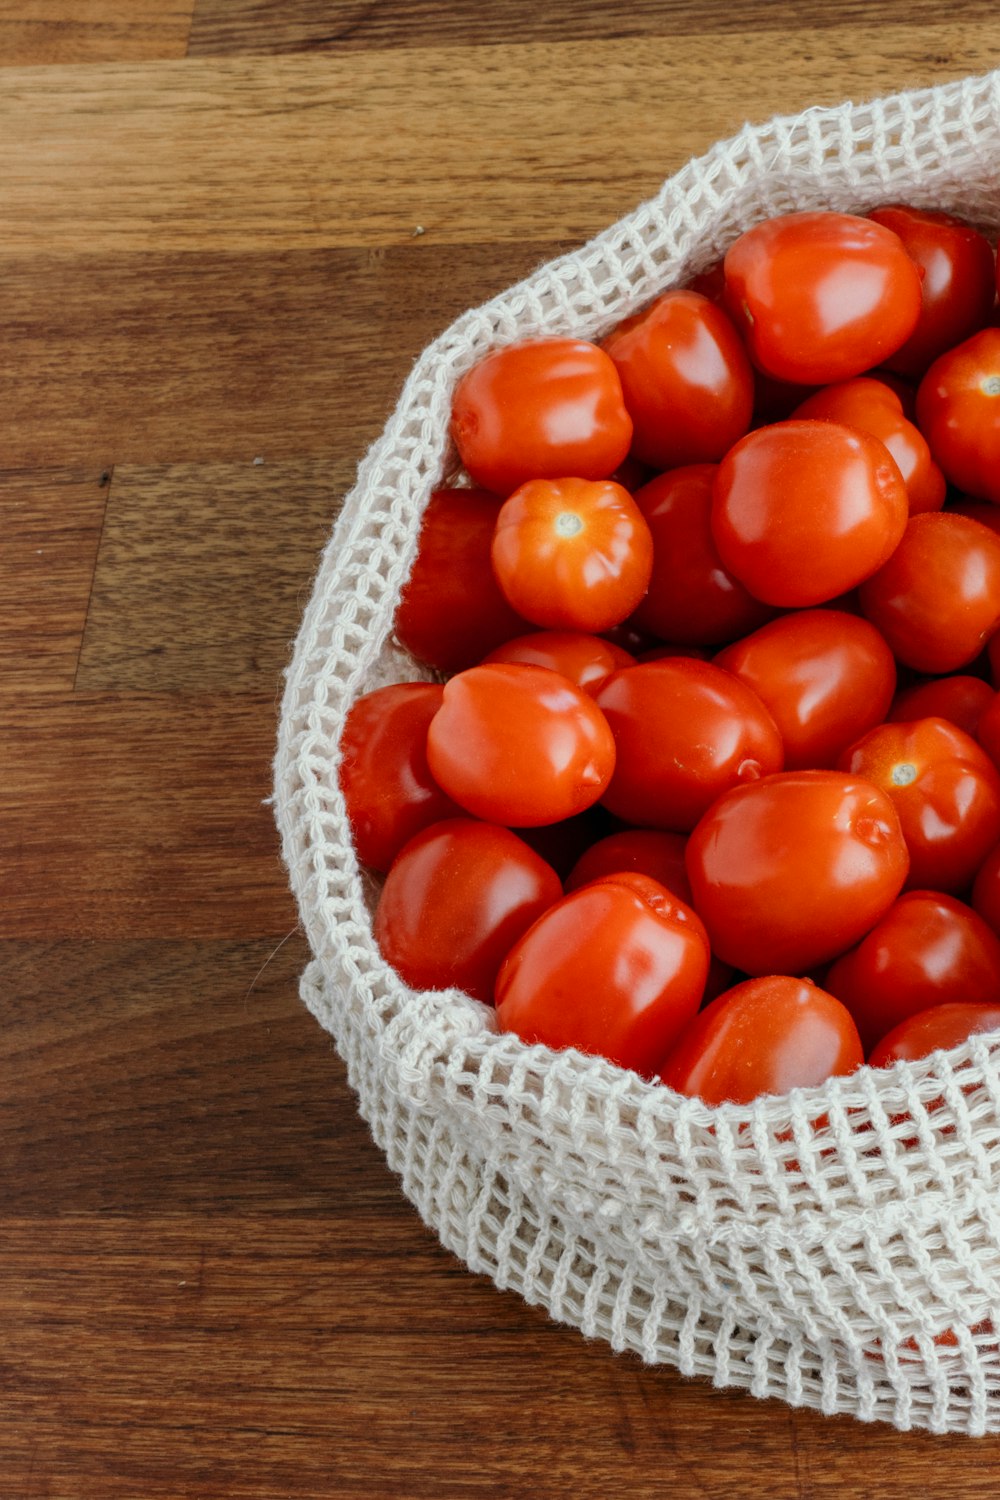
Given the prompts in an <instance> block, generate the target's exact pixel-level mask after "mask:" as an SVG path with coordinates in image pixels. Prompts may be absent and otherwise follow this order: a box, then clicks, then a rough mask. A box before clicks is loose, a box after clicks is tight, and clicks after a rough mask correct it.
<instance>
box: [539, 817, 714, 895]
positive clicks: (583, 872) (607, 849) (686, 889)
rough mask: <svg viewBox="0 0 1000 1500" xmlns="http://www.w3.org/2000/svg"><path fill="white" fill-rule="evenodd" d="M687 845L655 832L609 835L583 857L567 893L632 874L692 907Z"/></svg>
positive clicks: (634, 830) (675, 836)
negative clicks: (607, 877)
mask: <svg viewBox="0 0 1000 1500" xmlns="http://www.w3.org/2000/svg"><path fill="white" fill-rule="evenodd" d="M686 845H687V839H686V838H685V837H684V835H683V834H680V833H664V832H663V831H661V830H660V829H653V828H628V829H626V830H625V831H624V832H623V833H611V834H608V836H607V838H603V839H599V840H598V842H597V843H596V844H591V846H590V848H589V849H587V850H586V851H585V853H584V854H582V855H581V856H580V858H579V859H578V860H577V862H576V864H575V865H574V866H573V868H572V870H570V872H569V874H568V875H567V877H566V889H567V891H575V890H576V889H577V887H578V886H581V885H589V884H590V883H591V881H593V880H599V879H600V878H601V876H602V875H617V874H619V873H620V872H621V871H625V870H632V871H634V872H635V873H636V874H639V875H648V876H649V877H650V878H651V879H652V880H656V881H659V883H660V885H662V886H665V887H666V888H667V890H668V891H671V892H672V893H673V894H674V895H675V896H677V897H678V898H679V899H680V900H681V901H683V902H685V903H686V904H687V905H688V906H690V905H691V887H690V885H689V884H688V878H687V870H686V869H685V867H684V849H685V846H686Z"/></svg>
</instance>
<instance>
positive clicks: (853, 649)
mask: <svg viewBox="0 0 1000 1500" xmlns="http://www.w3.org/2000/svg"><path fill="white" fill-rule="evenodd" d="M715 660H716V664H717V665H718V666H720V667H725V669H726V671H727V672H733V673H735V675H736V676H737V677H739V678H740V680H741V681H742V682H745V683H746V684H747V686H748V687H751V688H753V690H754V692H755V693H756V694H757V696H758V698H760V700H761V702H762V703H763V704H764V707H765V708H766V709H767V711H768V712H769V713H770V715H771V717H772V718H773V720H774V722H775V723H776V724H777V726H778V731H779V733H780V735H781V738H782V741H783V742H784V746H785V769H786V770H787V771H796V770H806V769H808V768H812V769H816V768H821V769H822V768H830V767H833V766H835V765H836V764H837V758H838V756H839V755H840V754H841V752H842V751H844V750H846V748H847V747H848V745H852V744H853V743H854V741H855V740H856V739H859V738H860V737H861V735H863V734H865V733H866V732H867V731H868V730H869V729H873V728H874V727H875V725H876V724H881V723H882V720H883V719H884V718H885V715H886V710H887V709H888V707H889V704H890V703H891V702H892V695H893V692H894V691H895V687H896V663H895V662H894V661H893V657H892V652H891V651H890V650H889V647H888V646H887V645H886V644H885V641H884V640H883V639H882V637H881V636H880V635H879V633H878V631H877V630H876V629H875V627H874V626H873V625H869V623H868V621H867V620H861V619H859V618H858V617H857V616H856V615H848V614H844V613H843V612H842V611H840V610H835V609H803V610H796V611H795V612H794V613H793V614H789V615H782V617H781V618H780V619H778V620H772V622H771V623H770V624H769V625H764V626H763V627H762V628H761V629H760V630H758V631H755V632H754V634H753V635H748V636H746V637H745V638H744V639H743V640H742V641H737V642H736V643H735V644H734V645H732V646H727V647H726V649H725V650H724V651H720V652H719V654H718V656H717V657H716V658H715Z"/></svg>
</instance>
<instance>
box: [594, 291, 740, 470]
mask: <svg viewBox="0 0 1000 1500" xmlns="http://www.w3.org/2000/svg"><path fill="white" fill-rule="evenodd" d="M604 350H605V353H606V354H608V355H610V357H611V358H612V359H613V360H614V363H615V367H616V369H617V371H618V374H619V376H620V378H621V383H622V391H623V393H624V397H625V406H626V408H627V410H628V413H629V416H630V417H631V418H632V422H633V425H634V429H635V430H634V433H633V437H632V452H633V453H634V454H635V455H636V457H637V458H639V459H640V460H641V461H642V462H643V463H645V464H650V465H651V466H652V467H653V468H654V469H672V468H676V467H677V466H678V465H680V464H696V463H713V462H715V461H716V460H718V459H720V458H721V457H722V455H723V454H724V453H725V452H726V450H727V449H729V448H731V447H732V445H733V444H734V443H735V441H736V439H737V438H739V437H742V436H743V434H744V433H745V432H746V430H747V428H748V427H749V426H750V415H751V412H752V411H753V371H752V369H751V367H750V361H749V360H748V359H747V356H746V351H745V350H744V348H743V345H742V343H741V342H740V336H739V334H738V333H737V332H736V329H735V328H734V327H733V325H732V323H731V322H730V320H729V318H728V317H727V316H726V314H725V313H724V312H723V311H722V310H721V308H718V307H716V306H715V305H714V303H712V302H710V301H709V299H708V298H707V297H702V296H700V295H699V293H697V292H692V291H672V292H665V293H664V294H663V296H662V297H658V298H657V299H656V301H655V302H653V303H652V304H651V305H650V306H649V307H647V308H645V309H644V311H642V312H640V313H636V315H635V316H634V317H631V318H626V319H625V321H624V322H623V323H620V324H619V325H618V327H617V328H615V329H613V330H612V332H611V333H610V334H609V335H608V337H607V338H606V339H605V340H604Z"/></svg>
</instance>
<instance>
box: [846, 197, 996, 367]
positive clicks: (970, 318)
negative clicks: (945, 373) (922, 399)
mask: <svg viewBox="0 0 1000 1500" xmlns="http://www.w3.org/2000/svg"><path fill="white" fill-rule="evenodd" d="M868 217H869V218H870V219H873V220H874V222H875V223H876V224H881V225H882V226H883V227H884V228H885V229H891V230H892V231H893V233H894V234H898V235H899V238H900V239H901V240H902V242H903V244H904V246H905V247H906V252H907V254H908V255H909V257H910V259H911V260H912V261H913V262H914V264H915V265H916V266H917V267H918V269H919V270H920V271H922V272H923V276H922V279H921V282H920V316H919V318H918V319H917V326H916V328H914V330H913V332H912V333H911V334H910V337H909V338H908V339H907V341H906V343H905V344H903V345H902V346H901V347H900V348H899V349H897V350H896V352H895V354H890V355H889V357H888V359H887V360H886V361H885V363H886V364H887V365H888V366H889V368H890V370H899V371H900V373H901V374H903V375H922V374H923V373H924V371H925V370H926V369H927V366H928V365H929V364H931V363H932V361H933V360H935V359H937V357H938V355H939V354H943V353H944V351H945V350H946V349H953V348H954V347H955V345H956V344H960V343H961V342H962V340H963V339H967V338H968V337H969V335H970V334H972V333H975V332H976V330H977V329H979V328H983V327H985V325H986V321H987V319H988V318H989V315H990V312H991V310H992V307H993V299H994V288H993V251H992V250H991V248H990V244H989V241H988V240H986V239H984V237H983V236H982V235H981V234H979V232H978V231H977V230H975V229H973V228H972V227H971V225H969V224H965V223H963V222H962V220H961V219H955V218H953V217H952V216H951V214H942V213H935V212H933V211H931V210H929V209H922V208H909V207H906V206H904V205H902V204H899V205H896V204H893V205H892V206H891V207H886V208H876V209H875V210H874V212H873V213H871V214H869V216H868Z"/></svg>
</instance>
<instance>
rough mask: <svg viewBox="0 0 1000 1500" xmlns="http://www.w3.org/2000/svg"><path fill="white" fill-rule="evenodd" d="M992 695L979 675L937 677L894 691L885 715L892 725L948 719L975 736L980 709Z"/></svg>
mask: <svg viewBox="0 0 1000 1500" xmlns="http://www.w3.org/2000/svg"><path fill="white" fill-rule="evenodd" d="M994 696H995V694H994V692H993V689H992V688H991V687H990V685H989V683H988V682H984V681H983V679H982V678H981V677H962V676H955V677H938V678H935V679H933V680H932V681H930V682H920V683H918V684H917V685H916V686H915V687H909V688H904V689H903V691H902V692H901V693H897V694H896V696H895V698H894V699H893V702H892V707H891V709H890V710H889V715H888V717H889V721H890V723H892V724H912V723H913V722H914V720H916V719H947V720H948V723H949V724H955V725H956V726H957V727H958V728H959V729H961V730H962V732H963V734H967V735H970V736H971V737H972V739H975V737H976V729H977V728H978V726H979V720H980V717H981V715H982V712H983V709H984V708H985V707H986V705H987V704H988V703H991V702H992V701H993V698H994Z"/></svg>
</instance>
